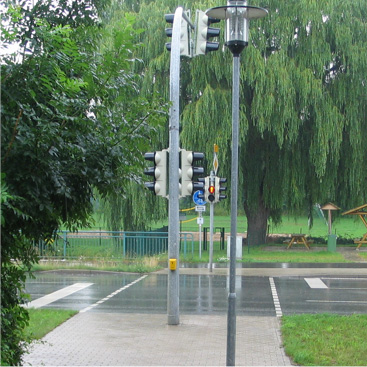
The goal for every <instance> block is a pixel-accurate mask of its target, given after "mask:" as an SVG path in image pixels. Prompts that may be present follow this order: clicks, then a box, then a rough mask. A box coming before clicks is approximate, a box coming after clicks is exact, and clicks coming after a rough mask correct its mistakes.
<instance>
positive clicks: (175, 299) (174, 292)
mask: <svg viewBox="0 0 367 367" xmlns="http://www.w3.org/2000/svg"><path fill="white" fill-rule="evenodd" d="M182 16H183V8H182V7H178V8H177V9H176V12H175V16H174V20H173V26H172V44H171V56H170V57H171V59H170V101H171V107H170V111H169V165H168V169H169V200H168V203H169V206H168V222H169V224H168V259H176V269H174V270H171V269H169V270H168V289H167V318H168V325H178V324H179V323H180V311H179V267H180V263H179V250H180V247H179V246H180V225H179V223H180V221H179V197H180V188H179V181H180V177H179V150H180V148H179V146H180V133H179V129H180V105H179V98H180V40H181V20H182Z"/></svg>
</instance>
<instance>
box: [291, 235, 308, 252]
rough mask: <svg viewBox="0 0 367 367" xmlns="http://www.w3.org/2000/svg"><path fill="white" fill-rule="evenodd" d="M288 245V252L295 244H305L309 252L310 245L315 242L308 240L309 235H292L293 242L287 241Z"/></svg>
mask: <svg viewBox="0 0 367 367" xmlns="http://www.w3.org/2000/svg"><path fill="white" fill-rule="evenodd" d="M286 243H288V246H287V250H288V249H290V248H291V247H292V245H293V244H298V245H301V244H304V245H305V246H306V248H307V249H308V250H309V249H310V244H311V243H313V241H309V240H307V235H305V234H304V233H293V234H292V235H291V240H290V241H286Z"/></svg>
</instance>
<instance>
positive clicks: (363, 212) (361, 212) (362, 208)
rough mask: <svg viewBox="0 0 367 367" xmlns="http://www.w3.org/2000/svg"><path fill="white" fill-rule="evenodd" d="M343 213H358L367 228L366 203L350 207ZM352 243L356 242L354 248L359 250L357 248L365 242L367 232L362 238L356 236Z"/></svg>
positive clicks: (366, 241) (366, 242) (366, 240)
mask: <svg viewBox="0 0 367 367" xmlns="http://www.w3.org/2000/svg"><path fill="white" fill-rule="evenodd" d="M343 215H358V216H359V218H360V219H361V221H362V222H363V224H364V225H365V227H366V228H367V220H366V217H367V204H364V205H361V206H359V207H357V208H354V209H350V210H347V211H346V212H344V213H343ZM354 243H355V244H357V248H356V250H359V248H360V247H361V246H362V245H363V244H367V233H365V234H364V235H363V236H362V238H360V239H359V238H357V239H355V240H354Z"/></svg>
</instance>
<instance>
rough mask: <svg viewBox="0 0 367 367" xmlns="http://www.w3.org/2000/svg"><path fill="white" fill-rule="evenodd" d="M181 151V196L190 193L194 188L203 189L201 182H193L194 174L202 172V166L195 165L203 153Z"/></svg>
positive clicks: (202, 156) (202, 157)
mask: <svg viewBox="0 0 367 367" xmlns="http://www.w3.org/2000/svg"><path fill="white" fill-rule="evenodd" d="M180 151H181V197H185V196H188V195H192V194H193V193H194V192H195V191H196V190H203V189H204V183H203V182H200V181H199V182H195V181H194V176H195V175H201V174H203V173H204V168H203V167H195V166H194V163H195V162H196V161H199V160H202V159H204V153H199V152H192V151H188V150H185V149H180Z"/></svg>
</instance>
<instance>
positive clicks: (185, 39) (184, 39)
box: [164, 14, 192, 57]
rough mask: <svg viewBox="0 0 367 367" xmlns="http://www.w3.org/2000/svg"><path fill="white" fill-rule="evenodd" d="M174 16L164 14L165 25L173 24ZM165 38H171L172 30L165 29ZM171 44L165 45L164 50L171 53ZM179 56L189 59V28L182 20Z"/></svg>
mask: <svg viewBox="0 0 367 367" xmlns="http://www.w3.org/2000/svg"><path fill="white" fill-rule="evenodd" d="M174 16H175V15H174V14H166V15H165V16H164V17H165V19H166V22H167V23H170V24H173V19H174ZM166 36H167V37H172V28H166ZM171 47H172V45H171V42H167V43H166V49H167V50H168V51H171ZM180 54H181V55H182V56H189V57H191V56H192V55H191V28H190V26H189V24H188V23H187V22H186V20H185V19H184V18H182V20H181V38H180Z"/></svg>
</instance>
